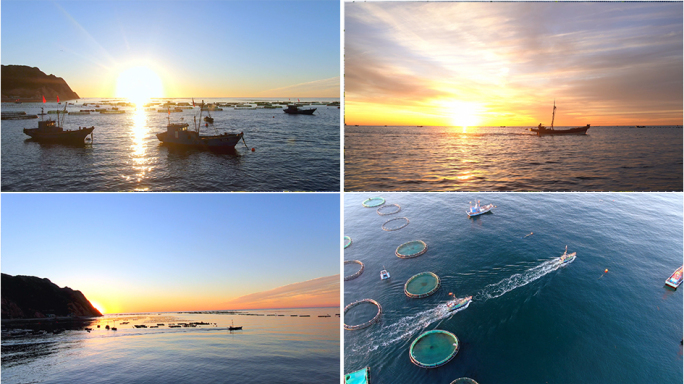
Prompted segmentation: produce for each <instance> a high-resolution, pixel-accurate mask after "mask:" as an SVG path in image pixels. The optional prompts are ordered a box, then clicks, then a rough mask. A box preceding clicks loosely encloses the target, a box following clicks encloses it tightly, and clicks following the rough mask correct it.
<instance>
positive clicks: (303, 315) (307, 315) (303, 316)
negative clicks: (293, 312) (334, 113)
mask: <svg viewBox="0 0 684 384" xmlns="http://www.w3.org/2000/svg"><path fill="white" fill-rule="evenodd" d="M299 317H311V315H299Z"/></svg>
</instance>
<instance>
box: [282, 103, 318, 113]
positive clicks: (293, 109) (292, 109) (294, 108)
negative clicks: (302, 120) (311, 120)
mask: <svg viewBox="0 0 684 384" xmlns="http://www.w3.org/2000/svg"><path fill="white" fill-rule="evenodd" d="M315 110H316V108H306V109H300V108H299V107H298V106H296V105H294V104H290V105H288V106H287V108H285V109H283V112H285V113H287V114H289V115H313V113H314V111H315Z"/></svg>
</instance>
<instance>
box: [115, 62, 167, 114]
mask: <svg viewBox="0 0 684 384" xmlns="http://www.w3.org/2000/svg"><path fill="white" fill-rule="evenodd" d="M163 96H164V87H163V86H162V81H161V79H160V78H159V76H157V74H156V73H154V71H152V70H151V69H149V68H147V67H133V68H129V69H127V70H125V71H123V72H121V74H120V75H119V78H118V79H117V80H116V97H125V98H127V99H128V100H130V101H131V102H133V103H135V104H137V105H142V104H144V103H145V102H147V101H148V100H149V99H150V98H152V97H163Z"/></svg>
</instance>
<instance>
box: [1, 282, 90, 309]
mask: <svg viewBox="0 0 684 384" xmlns="http://www.w3.org/2000/svg"><path fill="white" fill-rule="evenodd" d="M51 314H54V315H55V316H58V317H59V316H69V315H73V316H102V314H101V313H100V311H98V310H97V309H95V308H94V307H93V306H92V304H90V302H89V301H88V299H86V297H85V296H84V295H83V293H81V291H74V290H73V289H71V288H69V287H64V288H60V287H58V286H57V285H55V284H54V283H52V282H51V281H50V280H48V279H41V278H40V277H35V276H21V275H17V276H11V275H7V274H5V273H3V274H2V318H3V319H26V318H37V317H47V316H48V315H51Z"/></svg>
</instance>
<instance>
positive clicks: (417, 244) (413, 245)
mask: <svg viewBox="0 0 684 384" xmlns="http://www.w3.org/2000/svg"><path fill="white" fill-rule="evenodd" d="M425 252H427V244H425V242H424V241H422V240H414V241H409V242H408V243H404V244H402V245H400V246H398V247H397V250H396V251H394V254H395V255H397V257H400V258H402V259H410V258H412V257H418V256H420V255H422V254H423V253H425Z"/></svg>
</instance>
